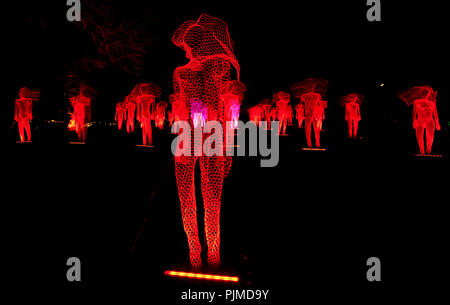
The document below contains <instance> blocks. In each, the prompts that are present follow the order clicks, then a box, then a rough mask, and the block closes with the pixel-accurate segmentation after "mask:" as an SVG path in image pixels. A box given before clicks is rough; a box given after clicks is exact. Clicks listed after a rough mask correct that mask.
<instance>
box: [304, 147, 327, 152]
mask: <svg viewBox="0 0 450 305" xmlns="http://www.w3.org/2000/svg"><path fill="white" fill-rule="evenodd" d="M302 150H309V151H326V149H325V148H308V147H303V148H302Z"/></svg>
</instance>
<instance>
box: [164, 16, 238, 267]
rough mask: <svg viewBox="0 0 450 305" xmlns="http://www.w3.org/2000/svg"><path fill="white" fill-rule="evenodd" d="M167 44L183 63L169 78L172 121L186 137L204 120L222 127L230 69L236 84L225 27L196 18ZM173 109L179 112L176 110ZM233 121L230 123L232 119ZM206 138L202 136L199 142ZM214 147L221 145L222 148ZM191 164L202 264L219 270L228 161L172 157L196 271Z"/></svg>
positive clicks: (198, 264) (197, 254)
mask: <svg viewBox="0 0 450 305" xmlns="http://www.w3.org/2000/svg"><path fill="white" fill-rule="evenodd" d="M172 42H173V43H174V44H175V45H176V46H178V47H180V48H181V49H183V50H184V51H185V52H186V57H187V58H188V59H189V62H188V63H187V64H185V65H183V66H180V67H177V68H176V69H175V71H174V74H173V81H174V91H175V93H174V96H173V97H174V101H175V102H176V103H181V104H184V106H183V107H182V105H177V107H175V102H174V103H173V104H172V105H173V106H172V107H173V111H174V112H173V113H174V115H175V117H176V120H183V121H187V122H189V124H190V126H191V130H192V134H194V132H193V130H194V128H201V127H202V125H203V124H205V122H207V121H218V122H221V124H222V126H223V127H225V123H226V122H225V120H226V117H227V116H228V115H229V114H230V113H231V115H233V110H230V109H228V111H227V109H226V106H227V105H224V101H226V100H227V99H226V98H224V97H223V96H222V95H223V94H224V92H223V88H224V87H226V86H224V85H225V84H226V83H227V82H228V81H230V80H231V72H232V67H234V68H235V69H236V73H237V79H238V80H239V70H240V69H239V64H238V61H237V59H236V57H235V55H234V53H233V47H232V43H231V40H230V36H229V33H228V27H227V24H226V23H225V22H224V21H223V20H221V19H218V18H214V17H211V16H209V15H205V14H202V15H201V16H200V17H199V18H198V20H189V21H186V22H184V23H183V24H182V25H181V26H180V27H179V28H178V29H177V30H176V31H175V33H174V35H173V37H172ZM175 97H176V98H175ZM236 106H237V105H236ZM179 109H184V110H183V111H178V110H179ZM229 111H231V112H229ZM189 112H190V113H189ZM227 112H228V113H227ZM235 112H236V111H234V113H235ZM233 118H234V119H235V115H233ZM175 124H176V122H175ZM223 129H224V130H225V128H223ZM207 136H208V135H203V138H205V137H207ZM192 138H193V137H192ZM193 142H194V143H195V141H193ZM200 142H202V141H200ZM197 143H198V142H197ZM216 145H222V146H224V145H223V143H219V144H218V143H216ZM178 149H180V148H178ZM191 149H192V150H194V149H195V148H194V145H191ZM203 153H205V152H203ZM192 155H193V154H192ZM197 160H199V163H200V170H201V190H202V197H203V204H204V215H205V216H204V222H205V235H206V242H207V248H208V252H207V260H208V265H209V266H210V267H212V268H217V267H218V266H219V265H220V253H219V247H220V204H221V195H222V186H223V180H224V178H225V177H226V175H227V174H228V172H229V170H230V168H231V157H225V156H206V155H202V156H184V155H181V156H176V157H175V174H176V180H177V185H178V193H179V197H180V202H181V213H182V219H183V225H184V230H185V232H186V235H187V240H188V244H189V251H190V262H191V265H192V267H193V269H194V270H195V269H197V270H198V269H199V268H200V267H201V266H202V259H201V245H200V241H199V236H198V227H197V207H196V199H195V185H194V180H195V179H194V172H195V170H194V169H195V164H196V162H197Z"/></svg>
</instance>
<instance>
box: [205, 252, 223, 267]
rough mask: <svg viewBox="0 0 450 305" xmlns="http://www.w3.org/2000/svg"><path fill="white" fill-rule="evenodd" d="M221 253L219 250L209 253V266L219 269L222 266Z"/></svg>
mask: <svg viewBox="0 0 450 305" xmlns="http://www.w3.org/2000/svg"><path fill="white" fill-rule="evenodd" d="M220 264H221V262H220V254H219V253H218V252H215V253H208V267H209V268H211V269H212V270H217V269H219V267H220Z"/></svg>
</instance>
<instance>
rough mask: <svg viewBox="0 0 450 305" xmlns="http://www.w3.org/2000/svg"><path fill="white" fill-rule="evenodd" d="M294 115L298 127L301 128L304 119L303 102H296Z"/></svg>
mask: <svg viewBox="0 0 450 305" xmlns="http://www.w3.org/2000/svg"><path fill="white" fill-rule="evenodd" d="M295 115H296V119H297V122H298V128H301V127H302V125H303V121H304V120H305V105H304V104H303V103H298V104H297V106H295Z"/></svg>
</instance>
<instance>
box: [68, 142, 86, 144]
mask: <svg viewBox="0 0 450 305" xmlns="http://www.w3.org/2000/svg"><path fill="white" fill-rule="evenodd" d="M69 144H77V145H78V144H86V143H85V142H69Z"/></svg>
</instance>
